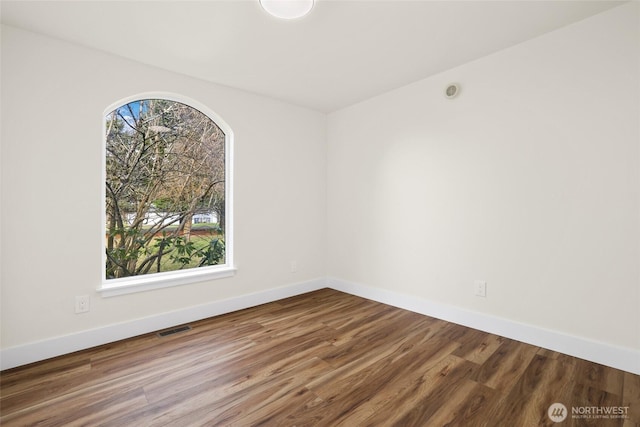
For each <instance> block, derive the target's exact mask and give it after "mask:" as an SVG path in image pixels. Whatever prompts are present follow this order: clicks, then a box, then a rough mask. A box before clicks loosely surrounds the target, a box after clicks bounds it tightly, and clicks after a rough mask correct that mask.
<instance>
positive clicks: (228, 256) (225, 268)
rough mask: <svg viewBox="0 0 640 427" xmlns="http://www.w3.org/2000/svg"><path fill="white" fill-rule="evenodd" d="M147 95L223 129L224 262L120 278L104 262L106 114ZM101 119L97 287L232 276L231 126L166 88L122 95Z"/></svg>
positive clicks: (119, 289)
mask: <svg viewBox="0 0 640 427" xmlns="http://www.w3.org/2000/svg"><path fill="white" fill-rule="evenodd" d="M144 99H163V100H167V101H173V102H179V103H182V104H185V105H187V106H189V107H191V108H194V109H196V110H198V111H200V112H201V113H202V114H204V115H205V116H207V117H209V118H210V119H211V120H212V121H213V122H214V123H215V124H216V125H217V126H218V127H219V128H220V129H221V130H222V132H223V133H224V135H225V141H224V152H225V159H224V164H225V234H224V236H225V263H224V264H220V265H212V266H206V267H197V268H190V269H187V270H175V271H168V272H163V273H150V274H142V275H139V276H131V277H122V278H117V279H107V278H106V271H105V265H106V261H107V256H106V253H105V244H104V236H105V235H106V220H107V215H106V210H105V206H106V197H107V195H106V189H105V184H104V183H105V182H106V179H107V171H106V169H107V168H106V149H107V146H106V137H105V132H106V121H105V119H104V118H105V117H106V116H107V114H109V113H111V112H112V111H113V110H115V109H117V108H120V107H122V106H124V105H127V104H128V103H130V102H134V101H139V100H144ZM101 121H102V133H101V139H102V155H101V162H102V164H101V172H102V191H101V194H102V196H101V212H102V214H101V222H102V224H101V226H100V230H101V239H100V242H101V254H102V257H101V258H102V263H101V270H102V273H101V275H102V280H101V284H100V286H99V287H98V289H97V290H98V292H100V294H101V296H103V297H110V296H116V295H124V294H130V293H135V292H144V291H149V290H154V289H162V288H167V287H171V286H180V285H186V284H191V283H198V282H205V281H209V280H215V279H221V278H225V277H231V276H233V275H235V273H236V267H235V264H234V258H233V253H234V250H233V249H234V247H233V230H234V228H233V217H234V215H233V131H232V130H231V127H230V126H229V125H228V124H227V122H225V121H224V120H223V119H222V118H221V117H220V116H219V115H218V114H216V113H215V112H214V111H212V110H211V109H210V108H209V107H207V106H206V105H204V104H202V103H200V102H197V101H195V100H193V99H190V98H187V97H185V96H182V95H177V94H173V93H167V92H145V93H141V94H137V95H134V96H130V97H127V98H124V99H121V100H119V101H117V102H114V103H113V104H111V105H110V106H109V107H107V108H106V109H105V110H104V111H103V113H102V116H101Z"/></svg>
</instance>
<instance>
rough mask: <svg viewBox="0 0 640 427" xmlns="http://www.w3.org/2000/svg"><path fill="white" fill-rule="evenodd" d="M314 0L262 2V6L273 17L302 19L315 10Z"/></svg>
mask: <svg viewBox="0 0 640 427" xmlns="http://www.w3.org/2000/svg"><path fill="white" fill-rule="evenodd" d="M313 1H314V0H260V5H261V6H262V8H263V9H264V10H266V11H267V12H268V13H270V14H271V15H273V16H275V17H277V18H282V19H296V18H302V17H303V16H305V15H306V14H308V13H309V12H311V9H312V8H313Z"/></svg>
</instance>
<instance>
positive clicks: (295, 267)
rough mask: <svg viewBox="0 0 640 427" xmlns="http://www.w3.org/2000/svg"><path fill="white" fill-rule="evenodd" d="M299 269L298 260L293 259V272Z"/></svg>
mask: <svg viewBox="0 0 640 427" xmlns="http://www.w3.org/2000/svg"><path fill="white" fill-rule="evenodd" d="M296 271H298V263H297V262H296V261H291V272H292V273H295V272H296Z"/></svg>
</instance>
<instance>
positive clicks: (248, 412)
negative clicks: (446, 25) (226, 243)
mask: <svg viewBox="0 0 640 427" xmlns="http://www.w3.org/2000/svg"><path fill="white" fill-rule="evenodd" d="M191 326H192V328H193V329H192V330H190V331H187V332H181V333H179V334H175V335H171V336H168V337H164V338H160V337H158V336H157V335H155V334H148V335H143V336H140V337H136V338H132V339H129V340H124V341H120V342H116V343H113V344H109V345H104V346H101V347H96V348H93V349H89V350H86V351H82V352H78V353H74V354H70V355H66V356H62V357H58V358H55V359H51V360H48V361H44V362H40V363H36V364H32V365H29V366H25V367H20V368H16V369H12V370H8V371H4V372H2V373H1V374H0V379H1V387H0V424H2V426H6V427H10V426H118V427H120V426H136V427H138V426H180V427H184V426H332V427H333V426H349V427H351V426H376V427H377V426H403V427H406V426H489V427H496V426H509V427H519V426H552V425H556V424H555V423H554V422H553V421H552V420H551V419H550V418H549V416H548V415H547V410H548V408H549V406H550V405H551V404H553V403H556V402H558V403H562V404H564V405H565V407H566V408H567V411H568V414H565V415H568V416H567V418H566V419H565V420H564V421H563V422H561V423H558V424H557V425H559V426H560V425H561V426H598V427H600V426H605V427H606V426H618V427H631V426H635V427H638V426H640V377H639V376H638V375H632V374H630V373H628V372H624V371H620V370H616V369H613V368H608V367H605V366H602V365H598V364H595V363H591V362H587V361H584V360H581V359H577V358H573V357H570V356H566V355H563V354H559V353H555V352H552V351H549V350H545V349H542V348H539V347H535V346H531V345H528V344H524V343H521V342H518V341H513V340H510V339H506V338H502V337H499V336H495V335H491V334H487V333H484V332H480V331H477V330H474V329H470V328H465V327H462V326H459V325H455V324H452V323H448V322H445V321H441V320H437V319H434V318H430V317H426V316H422V315H419V314H415V313H412V312H409V311H405V310H401V309H398V308H394V307H390V306H386V305H384V304H380V303H377V302H373V301H369V300H366V299H363V298H359V297H355V296H352V295H348V294H344V293H340V292H337V291H334V290H330V289H323V290H320V291H316V292H312V293H309V294H305V295H300V296H296V297H292V298H288V299H285V300H281V301H276V302H273V303H269V304H265V305H262V306H259V307H254V308H251V309H247V310H242V311H239V312H235V313H230V314H227V315H223V316H218V317H214V318H210V319H206V320H202V321H199V322H194V323H192V324H191ZM573 407H580V408H586V407H588V408H594V407H595V408H611V407H616V408H620V407H622V408H624V407H628V409H626V410H624V409H623V411H626V414H624V415H625V418H614V419H611V418H609V419H606V418H602V416H601V415H598V414H596V413H593V411H594V410H595V409H590V411H592V416H591V418H586V417H585V416H586V414H582V418H574V417H573V415H572V414H571V412H572V408H573ZM601 410H604V409H601ZM618 410H620V409H618ZM583 412H584V410H583Z"/></svg>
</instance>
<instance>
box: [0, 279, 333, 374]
mask: <svg viewBox="0 0 640 427" xmlns="http://www.w3.org/2000/svg"><path fill="white" fill-rule="evenodd" d="M325 287H326V279H324V278H321V279H315V280H309V281H306V282H301V283H295V284H292V285H288V286H282V287H278V288H272V289H267V290H265V291H261V292H256V293H253V294H247V295H241V296H238V297H234V298H229V299H225V300H221V301H214V302H210V303H207V304H202V305H197V306H194V307H188V308H185V309H182V310H176V311H172V312H168V313H161V314H158V315H155V316H150V317H144V318H141V319H136V320H132V321H128V322H123V323H117V324H113V325H108V326H104V327H100V328H95V329H89V330H86V331H81V332H77V333H74V334H70V335H64V336H59V337H54V338H49V339H46V340H42V341H37V342H33V343H29V344H25V345H20V346H16V347H10V348H6V349H3V350H2V351H0V369H1V370H5V369H11V368H15V367H17V366H22V365H26V364H28V363H33V362H38V361H41V360H45V359H49V358H52V357H56V356H61V355H63V354H68V353H72V352H74V351H79V350H84V349H87V348H91V347H95V346H98V345H102V344H108V343H111V342H114V341H118V340H122V339H126V338H131V337H135V336H137V335H142V334H146V333H149V332H155V331H158V330H161V329H166V328H170V327H172V326H177V325H181V324H184V323H189V322H195V321H196V320H200V319H206V318H208V317H212V316H218V315H220V314H225V313H230V312H233V311H237V310H242V309H245V308H249V307H255V306H257V305H260V304H265V303H268V302H272V301H276V300H279V299H282V298H288V297H291V296H294V295H299V294H303V293H307V292H311V291H315V290H318V289H322V288H325Z"/></svg>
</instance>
